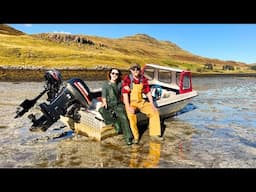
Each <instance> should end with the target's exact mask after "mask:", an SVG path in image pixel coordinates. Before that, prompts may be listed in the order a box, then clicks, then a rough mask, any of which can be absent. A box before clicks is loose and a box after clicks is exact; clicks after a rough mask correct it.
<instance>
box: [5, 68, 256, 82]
mask: <svg viewBox="0 0 256 192" xmlns="http://www.w3.org/2000/svg"><path fill="white" fill-rule="evenodd" d="M47 70H50V69H42V68H38V69H25V68H21V69H18V68H1V67H0V81H11V82H15V81H43V80H44V74H45V72H46V71H47ZM57 70H59V71H60V72H61V74H62V77H63V79H64V80H68V79H71V78H73V77H77V78H81V79H84V80H87V81H94V80H97V81H98V80H105V79H106V78H107V77H106V74H107V71H108V70H109V69H57ZM121 72H122V73H123V75H125V74H128V73H129V71H128V70H124V69H122V70H121ZM216 76H231V77H232V76H234V77H235V76H236V77H256V72H255V73H215V74H209V73H192V77H216Z"/></svg>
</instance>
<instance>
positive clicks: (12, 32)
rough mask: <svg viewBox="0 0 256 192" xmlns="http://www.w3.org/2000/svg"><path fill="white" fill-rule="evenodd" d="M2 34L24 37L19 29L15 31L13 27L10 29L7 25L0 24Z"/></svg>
mask: <svg viewBox="0 0 256 192" xmlns="http://www.w3.org/2000/svg"><path fill="white" fill-rule="evenodd" d="M0 34H6V35H24V33H23V32H22V31H19V30H17V29H14V28H12V27H9V26H8V25H5V24H0Z"/></svg>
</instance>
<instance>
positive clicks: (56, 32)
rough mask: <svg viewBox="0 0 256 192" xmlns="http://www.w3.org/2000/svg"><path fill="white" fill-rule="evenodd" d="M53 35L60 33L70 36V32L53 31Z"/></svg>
mask: <svg viewBox="0 0 256 192" xmlns="http://www.w3.org/2000/svg"><path fill="white" fill-rule="evenodd" d="M53 33H62V34H69V35H70V34H72V33H71V32H66V31H53Z"/></svg>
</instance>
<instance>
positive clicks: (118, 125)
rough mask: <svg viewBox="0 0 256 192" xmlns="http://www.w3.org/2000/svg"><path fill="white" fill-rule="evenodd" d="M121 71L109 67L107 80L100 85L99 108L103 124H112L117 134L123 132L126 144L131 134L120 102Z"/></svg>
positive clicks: (130, 140) (129, 140) (130, 142)
mask: <svg viewBox="0 0 256 192" xmlns="http://www.w3.org/2000/svg"><path fill="white" fill-rule="evenodd" d="M121 76H122V74H121V71H120V70H119V69H117V68H111V69H110V70H109V72H108V74H107V77H108V81H105V82H104V84H103V86H102V106H101V108H100V109H99V112H100V114H101V115H102V117H103V119H104V121H105V124H113V125H114V127H115V130H116V132H117V133H118V134H121V133H123V135H124V139H125V141H126V143H127V144H128V145H131V144H132V140H133V134H132V132H131V129H130V125H129V120H128V117H127V114H126V110H125V107H124V104H123V102H122V99H121V97H122V94H121V88H122V80H121Z"/></svg>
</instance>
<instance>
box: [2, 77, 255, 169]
mask: <svg viewBox="0 0 256 192" xmlns="http://www.w3.org/2000/svg"><path fill="white" fill-rule="evenodd" d="M101 83H102V82H99V84H98V83H95V82H89V83H88V86H89V87H90V88H96V87H94V86H95V84H97V86H98V87H100V86H101ZM193 86H194V88H195V89H196V90H197V91H198V93H199V96H198V97H195V98H193V100H192V101H191V103H190V104H189V105H187V106H186V108H184V110H182V111H181V112H180V113H178V115H177V116H175V117H173V118H169V119H167V120H165V122H164V127H165V129H164V137H165V140H164V142H162V143H155V142H152V141H150V138H149V133H148V129H147V130H146V131H144V132H143V134H142V137H141V140H140V144H139V145H138V146H137V145H132V146H127V145H126V144H125V142H124V140H123V137H122V135H117V136H115V137H111V138H107V139H105V140H103V141H102V142H96V141H93V140H91V139H90V138H87V137H85V136H80V135H76V134H74V133H73V131H71V130H70V129H68V128H67V127H64V126H63V124H61V122H57V123H55V124H53V126H52V127H51V128H49V129H48V130H47V131H46V132H43V133H41V132H38V133H32V132H30V131H29V130H28V128H29V127H30V121H29V119H28V118H27V116H26V115H24V117H22V118H19V119H14V116H15V111H16V107H17V106H18V105H19V104H20V103H21V101H23V100H24V99H25V98H28V99H31V98H34V97H35V96H36V95H37V94H39V93H40V92H41V90H42V89H43V83H37V82H22V83H10V82H0V108H1V111H0V144H1V150H0V167H39V168H41V167H42V168H44V167H65V168H72V167H76V168H177V167H178V168H180V167H239V168H247V167H250V168H251V167H253V168H255V167H256V158H255V156H256V144H255V143H256V139H255V138H256V129H255V128H256V120H255V116H256V108H255V106H256V97H255V93H256V86H255V78H254V77H211V78H202V77H200V78H198V77H197V78H194V79H193ZM6 87H8V89H7V88H6ZM45 100H46V98H45V97H42V98H41V99H40V100H39V102H38V103H41V102H43V101H45ZM31 112H33V113H35V114H36V113H39V109H38V106H35V108H33V109H32V111H31Z"/></svg>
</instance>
